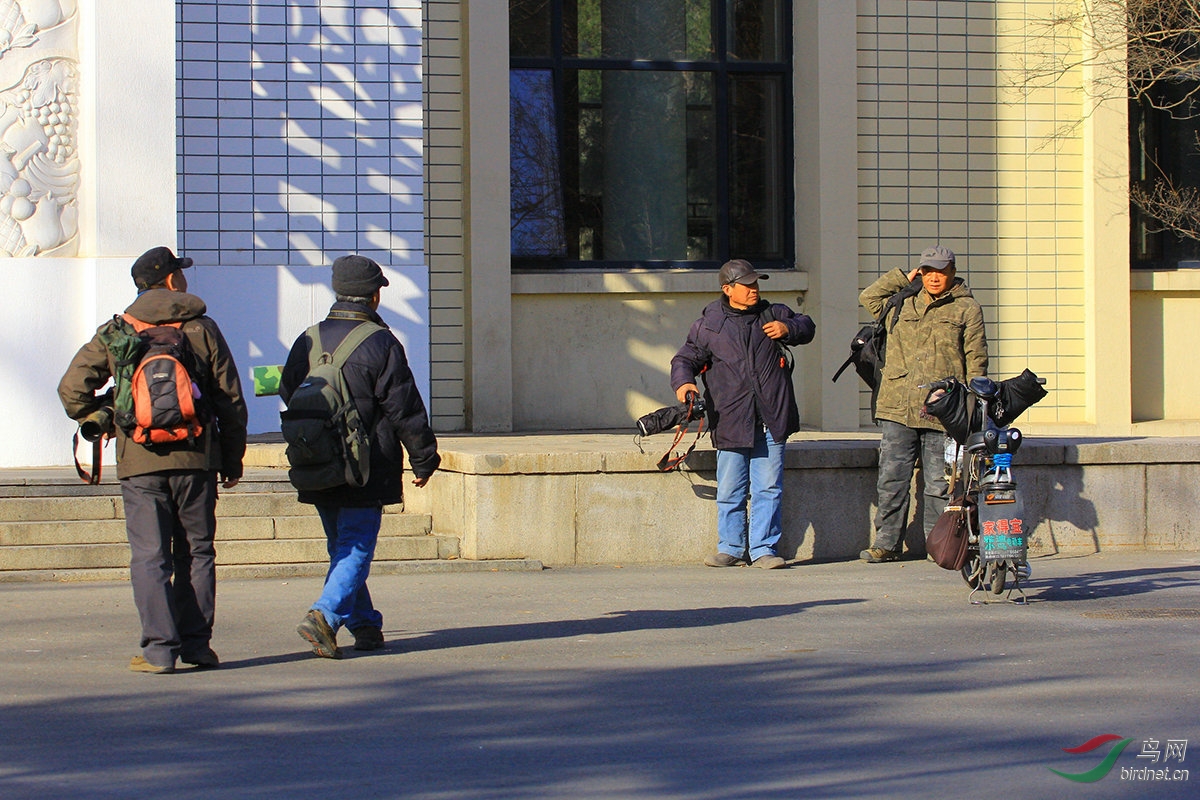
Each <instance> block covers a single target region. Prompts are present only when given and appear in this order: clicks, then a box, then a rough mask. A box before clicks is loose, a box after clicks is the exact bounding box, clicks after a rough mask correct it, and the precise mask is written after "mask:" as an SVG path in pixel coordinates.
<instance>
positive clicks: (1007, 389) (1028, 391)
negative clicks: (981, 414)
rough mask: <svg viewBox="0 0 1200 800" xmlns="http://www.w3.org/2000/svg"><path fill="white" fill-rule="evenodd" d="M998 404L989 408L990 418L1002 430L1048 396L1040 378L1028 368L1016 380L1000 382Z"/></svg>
mask: <svg viewBox="0 0 1200 800" xmlns="http://www.w3.org/2000/svg"><path fill="white" fill-rule="evenodd" d="M997 385H998V386H999V391H998V392H997V393H996V402H994V403H992V404H991V405H989V406H988V416H989V417H991V418H992V421H994V422H995V423H996V424H997V425H999V426H1000V427H1001V428H1003V427H1005V426H1006V425H1010V424H1012V423H1013V422H1014V421H1015V420H1016V419H1017V417H1019V416H1021V414H1023V413H1025V410H1026V409H1027V408H1029V407H1030V406H1032V405H1033V404H1034V403H1036V402H1038V401H1039V400H1041V399H1042V398H1043V397H1045V396H1046V389H1045V388H1044V387H1043V386H1042V384H1041V383H1040V382H1039V379H1038V376H1037V375H1035V374H1033V373H1032V372H1031V371H1030V370H1029V369H1028V368H1026V369H1025V371H1024V372H1022V373H1021V374H1020V375H1018V376H1017V377H1015V378H1009V379H1008V380H1003V381H1000V383H999V384H997Z"/></svg>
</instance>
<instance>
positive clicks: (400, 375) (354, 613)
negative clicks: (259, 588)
mask: <svg viewBox="0 0 1200 800" xmlns="http://www.w3.org/2000/svg"><path fill="white" fill-rule="evenodd" d="M387 285H388V279H387V277H386V276H385V275H384V274H383V270H381V269H380V268H379V265H378V264H376V263H375V262H374V261H372V260H371V259H369V258H366V257H364V256H360V255H347V256H342V257H341V258H339V259H337V260H336V261H334V262H333V291H334V294H335V295H337V302H335V303H334V304H333V307H332V308H331V309H330V310H329V316H328V317H326V319H325V320H324V321H322V322H321V323H320V337H321V344H322V348H323V349H324V350H325V351H326V352H333V351H334V350H335V349H337V346H338V345H339V344H340V343H341V341H342V340H343V339H345V338H346V336H347V334H349V333H350V331H351V330H353V329H354V328H355V327H357V326H358V325H359V324H360V323H361V322H363V321H368V322H373V323H375V324H376V325H379V326H381V327H382V330H379V331H376V332H375V333H373V334H371V335H370V336H369V337H368V338H367V339H365V340H364V341H363V342H362V344H360V345H359V346H358V347H357V348H356V349H355V350H354V351H353V353H352V354H351V355H350V356H349V358H348V359H347V360H346V364H345V366H344V367H343V369H342V374H343V376H344V377H345V380H346V385H347V388H348V391H349V393H350V396H351V398H352V399H353V401H354V404H355V407H356V408H357V409H358V413H359V415H360V416H361V417H362V420H363V424H364V425H365V427H366V429H367V430H368V431H369V432H370V433H369V437H370V442H371V461H370V476H369V478H368V480H367V482H366V484H365V485H364V486H362V487H354V486H350V485H348V484H345V485H342V486H335V487H333V488H331V489H321V490H316V491H302V492H300V493H299V499H300V502H302V503H311V504H312V505H315V506H316V507H317V514H318V515H320V517H321V524H322V525H323V526H324V528H325V536H326V539H327V540H328V546H329V572H328V574H327V575H326V577H325V588H324V590H323V591H322V593H321V596H320V598H318V599H317V601H316V602H315V603H313V606H312V608H311V609H310V610H309V612H308V614H307V615H306V616H305V617H304V620H303V621H302V622H301V623H300V625H299V627H297V629H296V631H297V632H298V633H299V634H300V636H301V637H303V638H304V639H305V640H306V641H307V642H308V643H309V644H311V645H312V649H313V653H315V654H316V655H318V656H321V657H323V658H340V657H341V651H340V650H339V649H338V646H337V632H338V630H339V629H340V628H342V627H346V628H349V629H350V632H351V633H352V634H353V635H354V648H355V649H356V650H378V649H379V648H381V647H383V644H384V642H383V627H382V626H383V615H382V614H380V613H379V612H378V611H377V610H376V609H375V606H374V604H373V603H372V602H371V593H370V592H369V591H368V590H367V575H368V574H369V573H370V570H371V561H372V559H373V558H374V556H375V543H376V540H377V539H378V538H379V528H380V525H381V523H382V519H383V506H384V505H386V504H391V503H399V502H400V501H401V500H402V499H403V483H402V470H403V453H402V451H401V446H402V445H403V449H404V451H406V452H407V453H408V460H409V465H410V466H411V467H412V471H413V476H414V478H413V485H414V486H417V487H422V486H424V485H425V484H426V482H428V480H429V476H430V475H432V474H433V473H434V471H435V470H436V469H437V468H438V465H439V464H440V463H441V457H440V456H439V455H438V449H437V438H436V437H435V436H434V434H433V429H432V428H431V427H430V425H429V416H428V415H427V414H426V412H425V404H424V403H423V402H422V401H421V395H420V393H419V392H418V391H417V386H416V383H415V381H414V380H413V374H412V372H411V370H409V367H408V358H407V356H406V355H405V353H404V346H403V345H401V344H400V342H399V340H397V339H396V337H395V335H394V334H393V333H392V332H391V331H390V330H387V325H385V324H384V322H383V320H382V319H381V318H380V317H379V315H378V314H377V313H376V311H377V310H378V308H379V290H380V288H381V287H384V286H387ZM311 347H312V341H311V340H310V338H309V336H308V335H307V334H301V336H300V338H298V339H297V340H296V343H295V344H293V345H292V350H291V352H290V353H289V354H288V358H287V363H286V364H285V365H284V367H283V375H282V377H281V380H280V390H279V394H280V396H281V397H282V398H283V400H284V402H287V401H288V400H289V399H290V398H291V396H292V395H293V394H294V393H295V391H296V389H297V388H298V387H299V386H300V384H301V383H302V382H303V381H304V379H305V377H306V376H307V375H308V370H309V351H310V349H311Z"/></svg>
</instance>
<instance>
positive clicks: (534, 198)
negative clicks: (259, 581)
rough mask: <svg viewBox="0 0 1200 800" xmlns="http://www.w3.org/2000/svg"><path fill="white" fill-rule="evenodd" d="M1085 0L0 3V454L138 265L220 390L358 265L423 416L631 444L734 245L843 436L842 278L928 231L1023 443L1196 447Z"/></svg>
mask: <svg viewBox="0 0 1200 800" xmlns="http://www.w3.org/2000/svg"><path fill="white" fill-rule="evenodd" d="M1089 2H1090V0H1089ZM1082 7H1083V5H1082V3H1080V2H1057V1H1056V0H1041V1H1040V2H1039V1H1038V0H1023V1H1022V2H1015V1H1014V2H1008V1H1007V0H938V1H937V2H934V1H933V0H858V1H857V2H856V3H850V2H841V1H840V0H839V1H836V2H835V0H755V2H733V0H728V1H727V0H645V1H643V2H636V3H634V2H631V1H629V2H627V1H626V0H538V2H529V1H528V0H511V1H510V2H508V3H504V2H497V1H496V0H426V2H418V0H391V1H390V2H389V3H386V4H381V3H378V2H375V1H374V0H370V1H368V0H357V2H356V1H355V0H288V1H287V2H284V0H278V2H275V1H274V0H219V1H218V2H211V0H206V1H205V2H200V0H130V1H129V2H123V3H120V4H110V3H95V4H92V3H77V2H75V1H74V0H20V1H19V2H17V0H0V11H4V12H5V13H6V14H7V16H6V17H4V19H6V20H7V22H6V24H7V25H8V29H7V34H8V44H7V45H5V46H3V48H2V49H0V77H2V78H3V80H0V83H2V84H3V86H0V98H2V99H3V100H4V101H5V106H4V113H3V115H0V126H4V127H5V130H4V132H3V134H0V142H2V143H3V145H4V148H3V149H4V153H5V160H6V163H4V164H0V168H2V169H3V177H2V178H0V188H3V190H4V198H3V199H2V200H0V228H3V229H4V231H6V239H7V242H8V244H7V245H6V250H5V252H4V253H0V259H2V261H0V263H2V264H3V270H0V281H3V285H4V286H5V288H6V290H7V291H6V293H5V294H6V296H7V298H8V299H9V307H8V308H6V310H5V313H4V315H3V322H0V331H2V332H3V337H4V342H5V345H6V346H5V347H4V355H3V357H0V378H3V385H5V386H8V387H9V388H10V390H9V391H8V392H6V393H5V397H4V399H3V400H0V405H2V408H0V419H2V420H3V434H4V439H5V447H4V449H3V451H2V454H0V462H2V464H0V465H3V466H38V465H57V464H64V463H69V461H70V446H69V440H70V434H71V432H72V430H73V426H72V425H71V423H70V422H69V421H67V420H65V419H64V418H63V417H62V415H61V412H60V410H59V408H58V404H57V399H56V398H55V396H54V386H55V385H56V383H57V380H58V377H59V376H60V374H61V371H62V369H64V368H65V366H66V363H67V362H68V360H69V358H70V356H71V354H72V353H73V352H74V350H75V349H76V348H77V347H78V346H79V344H81V343H82V342H83V341H85V340H86V339H87V337H88V336H89V335H90V334H91V332H92V330H94V328H95V326H96V325H98V324H99V323H100V322H101V321H103V320H104V319H105V318H107V317H108V316H110V315H111V314H113V313H115V312H117V311H120V310H121V309H122V308H123V307H124V306H125V305H126V304H127V303H128V302H129V300H130V299H131V297H132V286H131V284H130V281H129V277H128V266H129V264H130V263H131V261H132V260H133V258H134V257H136V255H137V254H139V253H141V252H142V251H143V250H145V249H147V248H148V247H150V246H153V245H157V244H169V245H172V246H174V247H177V248H178V250H179V251H180V252H183V253H186V254H187V255H189V256H191V257H192V258H194V259H196V262H197V266H196V268H195V270H194V271H195V280H194V281H193V287H194V289H195V291H196V292H197V293H198V294H200V295H201V296H203V297H204V298H205V299H206V301H207V302H208V304H209V308H210V311H211V313H212V314H213V316H214V317H216V318H217V319H218V321H219V322H220V324H221V325H222V328H223V329H224V330H225V331H226V333H227V335H228V337H229V338H230V340H231V344H232V345H233V347H234V353H235V357H236V358H237V360H238V363H239V366H240V368H241V370H242V372H243V377H244V379H245V380H246V382H247V383H249V376H250V369H251V367H253V366H254V365H258V364H271V363H278V362H280V361H281V360H282V358H283V355H284V354H285V353H286V349H287V347H288V346H289V345H290V343H291V341H292V339H293V338H294V337H295V335H296V334H297V333H298V332H299V331H300V330H302V329H303V327H305V326H306V325H307V324H309V323H310V322H311V321H313V320H316V319H319V318H321V317H322V316H323V314H324V311H325V309H326V308H327V306H328V303H329V302H330V301H331V300H332V295H331V293H330V291H329V289H328V264H329V263H330V262H331V261H332V259H333V258H335V257H336V256H337V255H340V254H341V253H344V252H351V251H357V252H364V253H367V254H369V255H371V256H372V257H374V258H376V260H378V261H379V262H380V263H381V264H383V265H384V266H385V268H386V269H387V270H388V274H389V277H391V279H392V286H391V287H389V290H388V291H387V292H386V293H385V297H384V303H385V308H384V316H385V319H387V320H388V322H389V324H391V325H392V326H393V328H394V329H396V330H397V332H398V334H399V335H400V336H401V338H402V340H403V341H404V342H405V344H406V347H407V348H408V352H409V356H410V360H411V361H412V362H413V367H414V371H415V372H416V374H417V375H418V378H419V380H420V381H421V383H422V385H423V387H424V389H425V396H426V397H427V398H428V399H429V405H430V412H431V415H432V417H433V420H434V423H435V427H436V428H437V429H438V430H440V431H443V432H452V431H462V432H478V433H488V432H510V431H514V432H521V431H547V430H550V431H573V430H596V429H630V430H631V421H632V420H633V419H636V418H637V417H638V416H640V415H641V414H643V413H645V412H646V411H649V410H651V409H653V408H656V407H658V406H661V405H664V404H666V403H667V402H668V401H670V400H671V397H672V395H671V391H670V387H669V385H668V380H667V375H668V364H669V361H670V358H671V356H672V354H673V353H674V352H675V350H676V349H677V348H678V346H679V344H680V343H681V342H682V339H683V336H684V335H685V333H686V330H687V327H688V325H689V324H690V322H691V321H692V320H693V319H694V318H695V317H696V316H697V314H698V313H699V310H700V308H702V306H703V305H704V304H705V303H706V302H708V300H709V299H711V298H712V297H715V296H716V294H717V292H718V287H717V286H716V280H715V269H716V267H718V266H719V265H720V261H721V260H722V259H723V258H726V257H738V256H745V257H751V258H752V260H755V261H756V263H759V264H762V265H763V266H764V267H765V268H769V271H770V272H771V279H770V281H769V282H768V283H766V284H764V287H763V288H764V293H765V294H766V295H767V296H768V297H769V298H771V299H774V300H778V301H782V302H786V303H788V304H791V305H793V306H799V307H800V308H801V309H802V310H804V311H805V312H806V313H808V314H811V315H812V316H813V317H814V319H815V320H816V322H817V326H818V334H817V339H816V341H815V342H814V343H813V344H811V345H809V346H807V347H804V348H801V349H800V350H799V351H798V352H797V356H798V358H797V366H796V370H795V380H796V382H797V386H798V390H799V391H798V396H799V397H800V399H801V415H802V419H803V421H804V423H805V424H806V425H807V426H809V427H811V428H813V429H817V430H823V431H860V430H864V429H870V428H871V422H870V419H869V411H868V406H869V398H868V397H867V396H866V394H865V393H864V392H863V391H862V387H861V386H859V385H857V384H856V382H855V381H853V380H852V377H853V376H845V377H843V378H842V379H841V381H839V382H837V383H833V382H832V381H831V380H830V379H831V377H832V374H833V372H834V371H835V370H836V368H837V366H838V365H839V364H840V363H841V362H842V360H843V359H844V358H845V356H846V354H847V348H848V342H849V338H850V336H851V335H852V334H853V333H854V332H855V331H856V330H857V329H858V327H859V325H860V324H861V321H862V320H863V316H862V312H861V310H860V309H858V308H857V296H858V293H859V291H860V290H861V288H862V287H863V286H865V285H866V284H868V283H870V282H871V281H872V280H874V278H875V277H877V276H878V275H879V274H881V273H882V272H884V271H886V270H888V269H891V268H894V267H906V268H907V267H911V266H913V265H914V264H915V256H916V254H917V253H919V252H920V251H921V250H922V249H923V248H924V247H926V246H928V245H930V244H933V243H935V242H940V243H941V244H944V245H946V246H948V247H950V248H951V249H953V250H955V251H956V252H957V253H958V254H959V271H960V274H962V275H963V276H964V277H965V278H966V279H967V281H968V283H969V284H970V285H971V286H972V288H973V290H974V292H975V295H976V297H977V298H978V299H979V300H980V302H981V303H982V305H983V307H984V312H985V319H986V324H987V328H988V331H987V332H988V336H989V340H990V344H991V353H992V372H993V374H994V375H995V376H996V377H1001V378H1003V377H1008V376H1010V375H1013V374H1016V373H1018V372H1020V371H1021V370H1022V369H1024V368H1025V367H1029V368H1030V369H1032V370H1033V371H1035V372H1036V373H1038V374H1039V375H1041V376H1042V377H1045V378H1046V379H1047V387H1048V388H1049V389H1050V395H1049V396H1048V397H1047V398H1046V399H1045V400H1044V401H1042V403H1041V404H1039V405H1038V406H1036V407H1035V408H1033V409H1031V410H1030V411H1029V412H1028V413H1027V416H1026V417H1025V418H1024V419H1023V427H1024V428H1025V429H1026V430H1027V431H1028V432H1031V433H1036V432H1041V433H1061V434H1073V435H1105V436H1107V435H1131V434H1164V435H1176V434H1193V433H1195V432H1196V431H1197V430H1200V424H1198V423H1197V420H1200V391H1197V389H1200V387H1197V386H1196V385H1195V384H1196V383H1197V380H1198V379H1197V378H1196V377H1195V375H1194V373H1193V372H1192V371H1190V370H1188V369H1187V366H1188V365H1187V358H1186V356H1185V354H1184V352H1183V348H1184V347H1185V344H1184V343H1185V342H1186V341H1187V340H1188V338H1187V336H1186V332H1187V331H1189V330H1190V325H1191V324H1192V323H1190V322H1189V320H1194V319H1195V317H1196V315H1197V310H1198V308H1200V270H1195V269H1191V268H1189V265H1190V264H1192V263H1195V262H1190V261H1186V260H1180V261H1177V262H1173V263H1163V262H1162V260H1159V261H1157V262H1155V263H1154V264H1153V267H1154V268H1151V269H1145V268H1139V265H1140V262H1137V259H1136V258H1135V257H1134V256H1135V254H1132V253H1131V246H1130V241H1131V236H1130V230H1131V222H1130V212H1129V185H1130V135H1131V134H1130V115H1129V106H1128V103H1127V102H1126V100H1125V97H1124V96H1123V95H1119V96H1118V95H1113V94H1112V93H1111V92H1109V93H1107V94H1106V93H1105V92H1103V91H1099V90H1098V87H1105V86H1110V85H1111V84H1112V75H1111V74H1105V70H1106V69H1107V70H1109V71H1110V72H1111V69H1112V65H1111V63H1108V62H1105V61H1104V60H1090V59H1088V58H1076V57H1075V56H1076V54H1084V55H1086V54H1087V53H1089V52H1092V51H1097V52H1099V51H1101V50H1103V51H1104V52H1106V53H1111V52H1112V51H1113V48H1112V47H1111V42H1104V41H1099V40H1097V38H1095V35H1094V32H1081V31H1080V30H1078V29H1076V28H1072V27H1071V26H1062V25H1055V24H1051V21H1052V20H1055V19H1062V18H1063V17H1064V16H1069V15H1070V13H1073V12H1074V11H1077V10H1079V9H1080V8H1082ZM639 15H640V16H639ZM0 16H2V15H0ZM648 32H649V33H648ZM0 33H3V32H0ZM1101 35H1102V33H1101ZM1047 54H1050V55H1059V54H1061V55H1062V56H1063V58H1062V59H1059V60H1058V61H1057V62H1056V63H1064V64H1067V65H1069V66H1068V67H1067V68H1065V69H1063V70H1061V71H1060V72H1059V73H1056V74H1054V75H1053V76H1052V79H1050V78H1047V77H1046V76H1045V74H1041V75H1040V77H1038V78H1036V79H1035V78H1031V75H1034V74H1035V73H1036V72H1037V70H1036V69H1035V66H1036V65H1037V64H1039V63H1043V62H1044V59H1045V57H1046V55H1047ZM660 98H661V103H662V105H661V108H660V107H659V106H656V105H655V104H656V103H658V102H660ZM278 410H279V404H278V400H277V399H276V398H271V397H263V398H254V399H253V400H252V401H251V426H252V431H253V432H269V431H272V430H277V428H278V416H277V412H278Z"/></svg>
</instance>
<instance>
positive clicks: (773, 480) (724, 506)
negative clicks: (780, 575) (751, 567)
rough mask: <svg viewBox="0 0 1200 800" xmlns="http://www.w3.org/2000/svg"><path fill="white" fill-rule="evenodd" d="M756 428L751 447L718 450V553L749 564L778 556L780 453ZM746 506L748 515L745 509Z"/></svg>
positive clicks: (778, 445) (765, 432) (777, 444)
mask: <svg viewBox="0 0 1200 800" xmlns="http://www.w3.org/2000/svg"><path fill="white" fill-rule="evenodd" d="M784 444H785V442H776V441H775V439H774V437H772V436H771V432H770V431H768V430H766V429H765V428H763V427H762V426H761V425H760V426H759V428H758V431H757V432H756V433H755V435H754V446H753V447H751V448H739V449H736V450H718V451H717V550H719V551H720V552H722V553H726V554H728V555H731V556H733V557H735V558H745V557H746V551H747V550H749V551H750V560H751V561H754V560H756V559H758V558H761V557H762V556H770V555H777V553H776V552H775V547H776V546H777V545H778V544H779V537H780V536H781V535H782V533H783V502H782V501H783V448H784ZM747 500H748V501H749V506H750V508H749V513H747V509H746V505H747Z"/></svg>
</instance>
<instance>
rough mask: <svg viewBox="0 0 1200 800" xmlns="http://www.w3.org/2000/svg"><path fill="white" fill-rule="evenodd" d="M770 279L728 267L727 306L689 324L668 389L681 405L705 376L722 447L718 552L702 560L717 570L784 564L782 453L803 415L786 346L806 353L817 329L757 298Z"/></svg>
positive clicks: (738, 265)
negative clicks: (781, 552)
mask: <svg viewBox="0 0 1200 800" xmlns="http://www.w3.org/2000/svg"><path fill="white" fill-rule="evenodd" d="M768 277H769V276H767V275H764V274H762V273H759V272H756V271H755V270H754V267H753V266H751V264H750V262H748V261H745V260H743V259H740V258H737V259H734V260H732V261H728V262H726V263H725V265H724V266H722V267H721V271H720V272H719V273H718V279H719V280H720V282H721V297H719V298H718V299H716V300H714V301H713V302H711V303H709V304H708V305H707V306H706V307H705V309H704V311H703V313H702V314H701V315H700V319H698V320H696V321H695V322H694V323H692V327H691V330H689V331H688V336H687V341H686V342H684V345H683V347H681V348H679V352H678V353H676V354H675V357H674V358H673V359H671V387H672V388H673V389H674V390H675V396H676V397H677V398H678V399H679V402H681V403H682V402H686V400H687V396H688V395H689V394H690V393H692V392H698V391H699V390H698V389H697V387H696V376H697V375H699V374H701V373H703V374H704V385H705V392H704V398H705V402H706V405H707V408H708V409H709V419H710V421H711V423H712V427H711V431H712V439H713V445H714V446H715V447H716V448H717V552H716V553H715V554H714V555H711V556H709V557H708V558H706V559H704V563H705V564H707V565H708V566H710V567H736V566H742V565H744V564H746V563H751V564H753V565H754V566H756V567H761V568H763V569H777V568H779V567H783V566H786V563H787V562H786V561H784V559H783V558H782V557H781V556H780V555H779V553H778V552H777V548H778V546H779V539H780V536H781V535H782V532H783V523H782V499H783V449H784V445H785V444H786V442H787V438H788V437H789V436H791V435H792V434H793V433H795V432H796V431H798V430H800V412H799V409H797V408H796V395H795V390H794V388H793V387H792V370H791V361H790V356H789V354H788V353H787V352H786V351H785V350H784V349H783V347H781V345H801V344H808V343H809V342H811V341H812V340H813V336H814V335H815V334H816V330H817V327H816V325H815V324H814V323H813V321H812V319H811V318H809V317H808V316H807V315H805V314H797V313H796V312H794V311H792V310H791V309H790V308H788V307H787V306H785V305H782V304H779V303H774V304H772V303H768V302H767V301H766V300H764V299H762V297H760V296H759V288H758V282H759V281H760V280H767V278H768ZM747 501H749V510H747ZM747 559H748V561H747Z"/></svg>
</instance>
